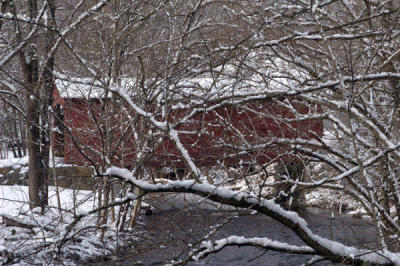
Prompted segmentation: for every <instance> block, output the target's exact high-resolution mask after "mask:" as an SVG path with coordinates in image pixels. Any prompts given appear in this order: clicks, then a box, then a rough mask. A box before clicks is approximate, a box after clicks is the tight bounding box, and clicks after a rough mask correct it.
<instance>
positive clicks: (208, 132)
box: [54, 90, 323, 168]
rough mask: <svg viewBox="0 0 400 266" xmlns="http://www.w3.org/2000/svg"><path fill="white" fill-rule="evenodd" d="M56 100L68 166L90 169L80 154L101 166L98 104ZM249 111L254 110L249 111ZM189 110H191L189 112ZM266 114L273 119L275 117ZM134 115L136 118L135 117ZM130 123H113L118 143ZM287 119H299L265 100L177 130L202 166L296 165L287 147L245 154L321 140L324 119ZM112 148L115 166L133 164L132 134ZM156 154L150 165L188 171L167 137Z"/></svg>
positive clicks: (303, 109)
mask: <svg viewBox="0 0 400 266" xmlns="http://www.w3.org/2000/svg"><path fill="white" fill-rule="evenodd" d="M54 97H55V102H54V104H55V105H57V104H58V105H61V106H63V111H64V121H65V125H66V127H67V128H66V129H65V138H64V145H58V146H56V147H58V149H59V151H58V154H61V155H63V156H64V163H67V164H77V165H90V164H91V162H90V161H88V160H87V159H86V158H85V157H84V156H83V155H82V153H81V152H80V151H79V149H81V151H82V152H84V153H85V154H88V156H89V157H90V158H91V159H92V160H93V162H95V163H99V162H101V161H102V158H103V157H102V155H101V151H102V150H104V147H103V143H104V139H103V136H102V135H101V133H100V131H101V130H99V127H101V125H99V124H98V123H99V122H98V121H97V123H96V121H95V120H94V119H93V114H95V117H96V118H97V119H99V114H100V113H101V110H100V105H99V100H97V99H91V100H84V99H77V98H60V97H59V94H57V90H55V93H54ZM57 97H58V98H57ZM292 103H293V101H292ZM294 106H295V109H296V110H297V111H298V112H299V113H302V114H315V113H318V107H315V106H314V107H313V108H315V109H313V110H311V109H310V107H309V106H308V105H305V104H304V103H301V102H298V103H295V104H294ZM246 107H247V108H249V109H252V110H253V111H249V109H246ZM189 111H190V110H187V112H189ZM254 111H255V112H254ZM187 112H185V111H179V112H175V113H174V112H172V113H171V115H170V120H171V121H172V120H174V118H175V119H176V118H179V117H182V116H183V115H185V114H186V113H187ZM261 114H268V115H269V116H270V117H265V116H263V115H261ZM131 115H134V114H133V112H132V113H131ZM125 118H126V117H125ZM125 118H124V114H120V115H119V116H118V115H116V116H115V119H113V124H112V125H113V126H116V128H115V129H114V131H113V132H112V136H113V137H115V139H116V140H117V139H119V137H120V136H121V135H122V133H121V132H123V131H124V129H125V128H126V125H125V124H124V123H123V121H124V119H125ZM282 118H284V119H286V120H290V119H291V118H294V114H293V112H291V111H290V110H289V109H287V108H284V107H282V105H279V104H276V103H273V102H272V101H271V100H268V99H264V100H258V101H255V102H252V103H249V104H246V105H239V106H235V105H228V106H221V107H218V108H216V109H214V110H213V111H209V112H201V113H198V114H197V115H196V116H194V117H193V118H192V119H191V120H190V121H188V122H187V123H185V124H182V125H180V126H179V127H178V128H177V129H178V130H181V131H185V133H182V134H180V139H181V141H182V143H183V145H184V147H185V148H186V149H187V150H188V152H189V154H190V155H191V157H192V158H193V159H194V161H195V162H196V163H197V164H198V165H199V166H215V165H217V164H219V163H221V164H222V163H223V164H224V165H225V166H235V165H238V164H240V163H244V164H250V163H254V162H256V163H261V164H263V163H267V162H270V161H271V160H274V159H277V158H279V159H280V160H285V161H287V160H291V158H293V153H295V151H293V150H292V149H288V148H287V147H285V146H283V145H278V146H277V145H271V146H268V147H264V148H262V149H259V150H255V151H251V152H246V143H248V144H250V145H264V144H265V143H268V142H269V141H271V140H272V139H274V138H290V139H295V138H301V139H312V138H314V137H315V135H317V136H321V135H322V131H323V128H322V120H316V119H306V120H302V121H282ZM99 120H100V119H99ZM232 128H234V130H233V129H232ZM238 132H240V133H238ZM56 139H57V138H56ZM56 142H57V141H56ZM76 145H78V147H79V149H78V148H77V147H76ZM112 145H113V148H112V149H113V150H115V151H117V152H116V153H115V156H114V157H113V158H112V160H111V161H112V163H113V164H116V165H120V166H121V165H124V166H130V165H132V161H133V158H134V156H135V155H136V154H135V153H136V152H137V151H136V143H135V139H134V136H133V133H132V132H130V133H129V134H127V136H126V137H125V138H124V141H123V142H122V143H121V142H117V141H115V142H114V143H113V144H112ZM151 149H152V156H150V157H149V158H148V160H147V161H146V164H147V165H149V166H152V167H163V166H169V167H176V168H183V167H185V165H184V163H183V160H182V158H181V156H180V153H179V152H178V150H177V149H176V147H175V144H174V143H173V142H172V141H171V140H169V139H168V138H167V137H164V138H163V140H162V141H161V142H160V143H159V144H157V145H156V144H155V145H154V146H153V147H152V148H151Z"/></svg>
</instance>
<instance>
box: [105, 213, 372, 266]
mask: <svg viewBox="0 0 400 266" xmlns="http://www.w3.org/2000/svg"><path fill="white" fill-rule="evenodd" d="M230 216H232V213H228V212H215V211H198V210H197V211H196V210H169V211H162V212H156V213H154V214H153V215H151V216H148V217H144V218H143V220H142V225H141V226H140V229H139V230H142V231H143V233H142V236H141V240H140V241H139V242H138V243H136V244H135V246H134V247H132V249H125V250H124V251H123V252H121V254H119V255H118V257H119V258H118V262H117V261H114V262H113V263H112V264H114V265H164V264H166V263H168V262H169V261H170V260H171V259H174V257H179V258H183V257H184V254H185V252H187V251H188V249H189V247H188V243H192V244H194V243H199V242H201V240H202V237H204V235H206V234H207V233H208V232H209V231H210V229H209V226H210V225H213V224H215V223H218V222H222V221H224V220H225V219H226V218H227V217H230ZM301 216H302V217H303V218H305V219H306V221H307V222H308V224H309V225H310V227H311V229H312V231H313V232H315V233H316V234H319V235H321V236H324V237H328V238H330V239H333V240H337V241H340V242H342V243H344V244H346V245H352V246H357V247H368V248H374V247H376V245H377V243H376V242H377V237H376V232H375V230H374V227H373V226H372V225H371V224H370V223H369V222H368V221H366V220H363V219H359V218H353V217H351V216H349V215H335V216H334V218H332V215H331V211H330V210H322V209H306V210H304V211H303V212H302V213H301ZM230 235H237V236H247V237H255V236H257V237H269V238H271V239H274V240H277V241H281V242H287V243H289V244H295V245H302V241H301V240H299V239H298V238H297V236H296V235H295V234H294V233H293V232H291V231H290V230H288V229H287V228H285V227H284V226H282V225H281V224H279V223H278V222H276V221H274V220H273V219H271V218H269V217H267V216H265V215H260V214H256V215H242V216H239V217H238V218H237V219H234V220H232V221H230V222H229V223H227V224H225V225H224V226H223V227H222V228H221V229H220V230H219V231H218V232H217V233H216V234H215V235H214V236H213V237H212V239H219V238H223V237H227V236H230ZM310 258H311V256H304V255H292V254H285V253H280V252H273V251H265V250H261V249H258V248H254V247H240V248H239V247H227V248H225V249H223V250H222V251H220V252H219V253H217V254H213V255H210V256H208V257H207V258H205V259H203V260H201V261H199V262H189V263H188V265H301V264H303V263H306V262H307V261H309V260H310ZM316 265H340V264H332V263H330V262H320V263H318V264H316Z"/></svg>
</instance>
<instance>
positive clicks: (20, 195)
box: [0, 185, 117, 265]
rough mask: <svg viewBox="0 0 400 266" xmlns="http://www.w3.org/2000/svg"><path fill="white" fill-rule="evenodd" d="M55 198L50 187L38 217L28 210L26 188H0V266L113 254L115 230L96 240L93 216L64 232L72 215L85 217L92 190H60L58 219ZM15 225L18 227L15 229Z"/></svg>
mask: <svg viewBox="0 0 400 266" xmlns="http://www.w3.org/2000/svg"><path fill="white" fill-rule="evenodd" d="M74 193H75V197H76V200H75V202H76V204H74V200H73V199H74ZM55 195H56V193H55V188H54V187H51V188H50V191H49V208H48V209H46V211H45V215H40V214H37V213H34V212H32V211H30V209H29V205H28V198H29V194H28V188H27V187H26V186H4V185H3V186H0V265H1V264H7V263H9V262H10V261H11V260H13V262H17V263H18V264H22V265H31V264H42V263H43V262H46V263H49V264H58V263H60V262H62V263H67V264H73V263H74V261H76V260H86V259H92V258H96V257H103V256H107V255H110V254H112V253H113V252H115V250H116V247H117V241H115V238H116V235H117V234H116V232H115V230H113V228H111V227H110V228H108V230H106V233H105V235H104V237H103V240H105V241H100V234H99V230H98V229H99V228H98V227H97V226H96V216H95V215H87V216H85V217H84V218H83V219H82V220H81V221H80V222H79V223H78V224H77V225H76V226H74V227H73V228H72V229H71V231H68V230H69V226H70V225H71V224H72V223H73V221H74V217H76V216H75V215H78V216H79V215H80V214H86V213H87V212H88V211H90V210H92V209H93V207H94V206H93V204H94V195H93V192H92V191H82V190H80V191H75V192H74V191H73V190H71V189H60V201H61V208H62V210H61V213H62V220H61V219H60V217H61V216H60V210H59V209H58V207H57V206H58V205H57V197H56V196H55ZM15 222H17V223H19V225H18V226H16V224H15ZM21 225H22V226H21ZM61 243H62V246H60V244H61ZM60 247H61V248H60ZM11 254H12V255H11Z"/></svg>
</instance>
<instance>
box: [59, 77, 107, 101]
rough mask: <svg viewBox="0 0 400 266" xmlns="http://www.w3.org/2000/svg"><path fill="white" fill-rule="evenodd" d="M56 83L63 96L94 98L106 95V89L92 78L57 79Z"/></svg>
mask: <svg viewBox="0 0 400 266" xmlns="http://www.w3.org/2000/svg"><path fill="white" fill-rule="evenodd" d="M55 85H56V87H57V89H58V91H59V93H60V97H61V98H79V99H94V98H103V97H105V90H104V89H102V88H101V87H100V86H99V84H96V83H95V82H93V80H91V79H79V80H67V79H56V80H55Z"/></svg>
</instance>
